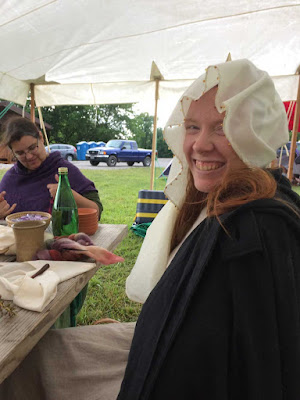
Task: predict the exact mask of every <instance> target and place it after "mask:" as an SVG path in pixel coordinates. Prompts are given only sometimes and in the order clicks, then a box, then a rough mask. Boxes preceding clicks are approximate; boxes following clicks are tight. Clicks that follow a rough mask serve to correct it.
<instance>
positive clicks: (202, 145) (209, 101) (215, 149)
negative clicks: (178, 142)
mask: <svg viewBox="0 0 300 400" xmlns="http://www.w3.org/2000/svg"><path fill="white" fill-rule="evenodd" d="M217 89H218V88H217V86H216V87H214V88H212V89H210V90H209V91H208V92H207V93H205V94H204V95H203V96H202V97H200V99H198V100H196V101H193V102H192V103H191V105H190V108H189V110H188V113H187V116H186V118H185V131H186V134H185V139H184V144H183V151H184V154H185V157H186V160H187V163H188V166H189V168H190V171H191V173H192V175H193V178H194V185H195V187H196V189H197V190H199V191H200V192H204V193H208V192H210V191H211V189H212V188H213V187H215V186H216V185H217V184H220V183H221V182H222V179H224V175H225V172H226V170H227V169H228V168H230V169H231V170H233V169H240V168H241V167H245V164H244V163H243V161H242V160H241V159H240V158H239V156H238V155H237V154H236V152H235V151H234V150H233V148H232V146H231V145H230V143H229V141H228V139H227V138H226V136H225V133H224V130H223V119H224V117H225V112H224V113H222V114H220V113H219V112H218V110H217V108H216V106H215V97H216V93H217Z"/></svg>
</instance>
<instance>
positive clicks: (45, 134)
mask: <svg viewBox="0 0 300 400" xmlns="http://www.w3.org/2000/svg"><path fill="white" fill-rule="evenodd" d="M37 109H38V113H39V120H40V123H41V128H42V130H43V133H44V137H45V139H46V143H47V147H48V152H49V153H51V149H50V145H49V140H48V136H47V132H46V128H45V124H44V119H43V114H42V110H41V107H38V108H37Z"/></svg>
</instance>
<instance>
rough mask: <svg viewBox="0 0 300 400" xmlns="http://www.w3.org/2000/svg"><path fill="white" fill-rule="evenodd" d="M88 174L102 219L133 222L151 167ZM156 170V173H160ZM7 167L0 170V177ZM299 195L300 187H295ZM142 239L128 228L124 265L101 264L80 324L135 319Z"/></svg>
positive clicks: (158, 186) (157, 186)
mask: <svg viewBox="0 0 300 400" xmlns="http://www.w3.org/2000/svg"><path fill="white" fill-rule="evenodd" d="M82 172H83V173H84V175H85V176H87V177H88V178H89V179H91V180H92V181H94V182H95V185H96V187H97V189H98V190H99V193H100V198H101V201H102V203H103V207H104V212H103V214H102V218H101V222H102V223H104V224H127V225H128V228H130V226H131V225H132V223H133V220H134V216H135V212H136V202H137V198H138V192H139V190H141V189H149V185H150V168H129V169H127V170H115V169H111V170H109V171H107V170H106V171H102V170H101V168H99V169H96V170H83V171H82ZM160 172H161V171H160V170H159V169H157V170H156V176H158V175H159V174H160ZM4 173H5V171H4V170H0V179H1V178H2V176H3V174H4ZM164 186H165V180H164V179H162V178H160V179H156V180H155V189H156V190H162V189H163V188H164ZM294 190H295V191H296V192H297V193H298V194H299V195H300V187H294ZM142 241H143V239H142V238H140V237H138V236H136V235H135V234H134V233H133V232H132V231H129V233H128V236H127V237H126V238H125V239H124V240H123V242H122V243H121V244H120V245H119V247H118V248H117V249H116V250H115V253H116V254H119V255H121V256H122V257H124V258H125V262H124V263H122V264H115V265H112V266H104V267H102V268H101V269H100V270H99V271H98V272H97V274H96V275H95V276H94V277H93V278H92V279H91V281H90V283H89V290H88V294H87V298H86V301H85V303H84V306H83V308H82V310H81V312H80V314H79V316H78V319H77V321H78V324H79V325H88V324H91V323H93V322H94V321H96V320H97V319H100V318H107V317H108V318H114V319H117V320H119V321H127V322H129V321H136V319H137V317H138V315H139V312H140V309H141V306H140V305H139V304H137V303H135V302H132V301H130V300H129V299H128V298H127V296H126V294H125V280H126V278H127V276H128V275H129V273H130V271H131V269H132V267H133V265H134V262H135V260H136V257H137V255H138V252H139V249H140V247H141V244H142Z"/></svg>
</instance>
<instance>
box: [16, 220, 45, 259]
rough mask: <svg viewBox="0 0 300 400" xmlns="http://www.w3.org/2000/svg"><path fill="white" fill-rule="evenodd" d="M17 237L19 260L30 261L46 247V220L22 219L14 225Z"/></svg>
mask: <svg viewBox="0 0 300 400" xmlns="http://www.w3.org/2000/svg"><path fill="white" fill-rule="evenodd" d="M12 229H13V231H14V235H15V239H16V249H17V261H20V262H22V261H30V260H32V258H33V256H34V255H35V253H36V252H37V251H38V250H40V249H42V248H43V247H44V231H45V229H46V222H45V221H20V222H16V223H14V224H13V225H12Z"/></svg>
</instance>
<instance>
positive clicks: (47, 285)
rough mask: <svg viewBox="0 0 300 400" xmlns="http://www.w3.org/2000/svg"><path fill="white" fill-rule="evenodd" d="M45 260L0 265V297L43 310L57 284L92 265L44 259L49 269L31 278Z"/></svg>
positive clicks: (28, 308)
mask: <svg viewBox="0 0 300 400" xmlns="http://www.w3.org/2000/svg"><path fill="white" fill-rule="evenodd" d="M45 263H46V262H45V260H36V261H27V262H23V263H17V262H14V263H11V262H10V263H3V264H0V296H1V298H2V299H3V300H12V301H13V302H14V303H15V304H16V305H17V306H19V307H22V308H26V309H27V310H31V311H39V312H41V311H43V310H44V308H45V307H46V306H47V305H48V304H49V303H50V301H52V300H53V299H54V297H55V296H56V293H57V285H58V284H59V283H60V282H63V281H66V280H68V279H70V278H73V277H74V276H77V275H79V274H82V273H84V272H86V271H89V270H90V269H92V268H94V267H95V266H96V264H95V263H86V262H73V261H47V263H49V265H50V268H48V269H47V270H46V271H45V272H44V273H43V274H41V275H39V276H37V277H36V278H35V279H32V278H31V276H32V275H34V274H35V273H36V271H37V270H39V269H40V268H42V266H43V265H45Z"/></svg>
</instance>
